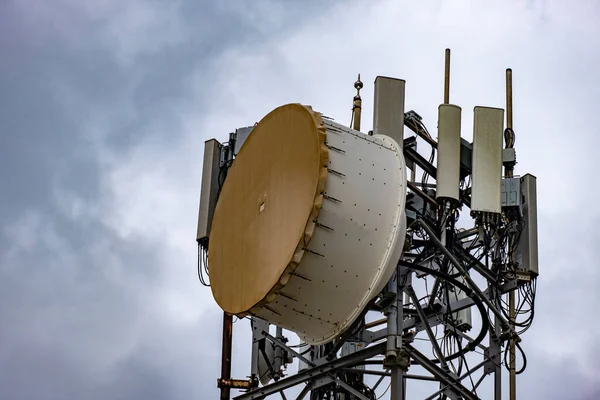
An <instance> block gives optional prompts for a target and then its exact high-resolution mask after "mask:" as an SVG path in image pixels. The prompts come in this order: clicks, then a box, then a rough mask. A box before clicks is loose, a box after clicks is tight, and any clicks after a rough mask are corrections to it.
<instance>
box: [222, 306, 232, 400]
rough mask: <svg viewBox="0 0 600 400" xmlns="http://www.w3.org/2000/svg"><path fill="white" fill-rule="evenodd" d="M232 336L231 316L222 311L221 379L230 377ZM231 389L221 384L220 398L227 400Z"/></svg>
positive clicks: (226, 379) (225, 379)
mask: <svg viewBox="0 0 600 400" xmlns="http://www.w3.org/2000/svg"><path fill="white" fill-rule="evenodd" d="M232 338H233V317H232V316H231V315H229V314H227V313H225V312H224V313H223V347H222V350H221V379H222V380H223V381H229V380H230V379H231V344H232ZM230 393H231V389H230V388H229V387H227V386H226V385H223V386H221V397H220V399H221V400H229V396H230Z"/></svg>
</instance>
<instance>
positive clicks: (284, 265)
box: [208, 104, 328, 315]
mask: <svg viewBox="0 0 600 400" xmlns="http://www.w3.org/2000/svg"><path fill="white" fill-rule="evenodd" d="M325 139H326V130H325V126H324V125H323V120H322V118H321V115H320V114H319V113H317V112H314V111H313V110H312V108H311V107H309V106H303V105H300V104H288V105H284V106H281V107H279V108H276V109H275V110H273V111H272V112H270V113H269V114H268V115H267V116H265V117H264V118H263V119H262V120H261V121H260V122H259V123H258V124H257V125H256V126H255V127H254V129H253V130H252V133H251V134H250V136H249V137H248V139H247V140H246V142H245V143H244V145H243V146H242V148H241V150H240V152H239V153H238V155H237V157H236V160H235V162H234V163H233V165H232V167H231V169H230V170H229V172H228V175H227V179H226V180H225V184H224V185H223V187H222V189H221V193H220V196H219V200H218V202H217V206H216V209H215V214H214V217H213V222H212V227H211V233H210V242H209V249H208V265H209V273H210V281H211V289H212V293H213V296H214V298H215V300H216V302H217V303H218V304H219V306H220V307H221V308H222V309H223V310H224V311H225V312H227V313H230V314H236V315H244V314H247V313H249V312H252V311H251V310H252V309H253V308H254V309H256V308H257V307H260V306H262V305H264V304H267V303H269V302H270V301H272V300H273V299H274V298H275V297H276V294H277V293H278V291H279V290H281V289H282V288H283V287H284V286H285V284H286V283H287V281H288V279H289V277H290V275H291V274H292V272H293V271H294V269H295V268H296V267H297V266H298V264H299V263H300V260H301V259H302V255H303V254H304V251H305V249H306V246H307V245H308V243H309V242H310V239H311V237H312V235H313V232H314V229H315V221H316V219H317V217H318V215H319V211H320V210H321V206H322V202H323V191H324V188H325V182H326V179H327V162H328V149H327V147H326V145H325Z"/></svg>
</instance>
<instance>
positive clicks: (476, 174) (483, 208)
mask: <svg viewBox="0 0 600 400" xmlns="http://www.w3.org/2000/svg"><path fill="white" fill-rule="evenodd" d="M503 131H504V110H502V109H500V108H492V107H475V109H474V124H473V184H472V189H471V213H494V214H497V213H500V212H501V207H502V201H501V196H502V192H501V191H502V133H503Z"/></svg>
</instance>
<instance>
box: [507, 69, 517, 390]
mask: <svg viewBox="0 0 600 400" xmlns="http://www.w3.org/2000/svg"><path fill="white" fill-rule="evenodd" d="M504 140H505V142H506V147H507V148H512V147H513V146H514V144H515V133H514V131H513V104H512V69H510V68H507V69H506V131H505V132H504ZM513 168H514V166H513V165H505V167H504V176H505V177H506V178H511V177H512V176H513ZM509 262H512V260H509ZM508 322H509V324H510V327H511V328H512V329H513V331H514V329H515V291H514V290H512V291H511V292H510V293H509V294H508ZM515 363H516V357H515V339H514V338H511V339H510V341H509V358H508V371H509V382H508V388H509V389H508V391H509V399H510V400H516V398H517V374H516V365H515Z"/></svg>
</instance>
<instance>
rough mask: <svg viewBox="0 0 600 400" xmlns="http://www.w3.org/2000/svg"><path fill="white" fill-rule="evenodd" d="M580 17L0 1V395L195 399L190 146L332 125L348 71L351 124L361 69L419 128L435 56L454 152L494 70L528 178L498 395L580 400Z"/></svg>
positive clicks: (587, 183)
mask: <svg viewBox="0 0 600 400" xmlns="http://www.w3.org/2000/svg"><path fill="white" fill-rule="evenodd" d="M598 21H600V5H598V3H597V2H595V1H577V2H566V1H536V0H529V1H517V0H510V1H502V2H493V3H492V2H480V1H468V0H457V1H446V2H442V1H432V2H404V1H383V0H381V1H379V0H378V1H346V2H342V1H336V2H333V1H331V2H324V1H317V0H314V1H289V2H288V1H285V2H283V1H280V2H275V1H263V0H261V1H252V2H250V1H221V2H210V1H193V0H173V1H145V0H129V1H127V2H123V1H116V0H96V1H92V0H55V1H52V2H49V1H41V0H40V1H33V0H32V1H17V0H15V1H10V0H5V1H3V2H2V3H1V4H0V59H1V60H2V62H0V156H1V157H0V185H1V186H0V187H1V188H2V189H1V192H0V193H1V197H0V199H1V202H0V222H1V223H0V398H2V399H11V400H13V399H14V400H21V399H53V400H54V399H56V400H59V399H72V398H85V399H107V398H108V399H165V398H169V399H191V398H198V399H202V398H215V396H216V395H217V390H216V378H217V376H218V372H219V368H220V367H219V362H218V361H219V347H220V323H221V322H220V318H221V314H220V311H219V309H218V307H217V306H216V305H215V303H214V302H213V300H212V297H211V294H210V291H209V290H207V289H205V288H203V287H201V286H200V284H199V283H198V281H197V278H196V272H195V263H196V247H195V242H194V237H195V224H196V215H197V206H198V192H199V183H200V176H201V165H202V159H201V157H202V151H203V142H204V140H206V139H208V138H210V137H217V138H219V139H221V140H223V139H225V138H226V135H227V133H228V132H230V131H232V130H233V129H235V128H236V127H239V126H245V125H248V124H252V123H254V122H255V121H258V120H260V118H261V117H262V116H263V115H264V114H266V113H267V112H269V111H270V110H271V109H273V108H275V107H276V106H278V105H281V104H283V103H287V102H302V103H305V104H310V105H312V106H313V107H314V108H315V109H316V110H318V111H321V112H324V113H325V114H326V115H328V116H331V117H334V118H336V119H337V120H338V121H340V122H342V123H348V122H349V116H350V106H351V98H352V96H353V92H354V90H353V88H352V83H353V82H354V80H355V78H356V74H357V73H358V72H360V73H361V74H362V77H363V81H364V82H365V89H364V93H363V98H364V102H363V106H364V110H365V112H366V114H365V116H364V117H363V120H364V121H365V122H364V126H363V128H364V130H365V131H366V130H368V129H370V125H371V124H370V122H371V121H370V118H371V117H370V109H371V107H372V94H371V93H372V83H373V81H374V79H375V77H376V76H377V75H388V76H395V77H399V78H403V79H406V81H407V94H406V95H407V98H406V103H407V108H408V109H414V110H416V111H417V112H419V113H420V114H421V115H422V116H423V117H424V122H425V123H426V124H427V126H428V127H429V129H430V130H431V131H435V126H436V112H437V105H438V104H439V102H440V101H441V98H442V91H441V88H442V75H441V72H442V70H443V49H444V48H445V47H451V48H452V50H453V59H452V72H453V75H452V87H451V91H452V94H451V100H452V102H453V103H456V104H459V105H461V106H462V107H463V110H464V111H463V115H464V117H463V136H464V137H466V138H469V137H470V135H471V133H470V130H471V129H472V121H471V119H472V118H471V117H469V115H471V114H470V113H471V110H472V108H473V107H474V106H475V105H491V106H499V107H503V106H504V69H505V68H506V67H508V66H510V67H512V68H513V70H514V84H515V107H516V109H515V131H516V135H517V139H516V147H517V157H518V160H519V164H518V166H517V172H518V173H521V174H522V173H526V172H531V173H533V174H535V175H536V176H537V177H538V198H539V228H540V232H539V237H540V263H541V265H540V271H541V277H540V279H539V282H538V295H537V309H536V321H535V323H534V326H533V327H532V329H531V330H529V331H528V332H527V333H526V334H525V336H524V340H523V346H524V348H525V350H526V351H527V354H528V357H529V367H528V369H527V371H526V373H525V374H524V375H521V377H522V378H520V381H519V382H520V387H519V394H520V395H521V398H527V399H553V398H556V399H558V398H571V399H582V400H583V399H592V398H597V397H598V395H600V383H599V382H600V362H599V361H598V359H599V357H600V339H598V338H599V337H600V323H599V322H598V321H594V317H596V316H598V315H599V313H598V311H597V310H598V308H597V304H598V301H599V300H600V294H598V291H597V289H598V287H599V286H600V272H599V269H598V262H597V258H596V257H595V250H596V249H597V248H596V246H597V243H598V242H599V240H600V235H599V234H598V233H597V229H596V227H597V226H598V225H599V223H600V211H598V209H597V208H596V207H595V203H596V201H597V200H598V197H599V194H600V192H599V191H598V189H597V187H596V184H595V183H596V182H597V181H598V178H597V176H596V174H597V170H598V169H597V167H596V165H595V164H596V162H597V160H598V157H597V154H596V153H597V149H598V146H599V145H600V135H599V134H598V132H596V130H597V125H598V124H597V117H596V116H597V112H598V111H597V108H598V104H599V101H598V99H599V98H600V78H599V75H598V73H597V65H598V62H599V61H600V39H599V38H600V24H598ZM244 332H248V330H247V327H246V326H243V323H238V324H236V333H240V334H239V335H238V336H237V339H240V336H241V335H242V334H243V333H244ZM247 338H248V337H247V336H246V337H245V338H244V339H247ZM248 344H249V343H248V341H247V340H236V342H235V348H236V353H235V354H236V355H239V357H238V362H236V363H235V366H234V374H235V375H236V376H237V377H245V376H246V375H247V374H248V366H247V364H246V362H245V361H246V360H247V356H248V350H247V347H248Z"/></svg>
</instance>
